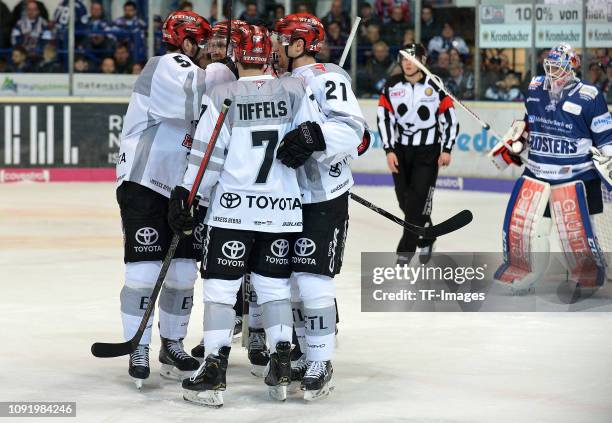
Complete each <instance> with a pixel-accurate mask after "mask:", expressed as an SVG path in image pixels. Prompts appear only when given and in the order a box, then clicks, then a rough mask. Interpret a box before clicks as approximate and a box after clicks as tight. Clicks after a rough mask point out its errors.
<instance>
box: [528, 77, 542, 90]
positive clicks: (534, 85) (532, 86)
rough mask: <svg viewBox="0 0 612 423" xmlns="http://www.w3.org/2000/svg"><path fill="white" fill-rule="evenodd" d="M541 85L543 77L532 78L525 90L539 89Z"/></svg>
mask: <svg viewBox="0 0 612 423" xmlns="http://www.w3.org/2000/svg"><path fill="white" fill-rule="evenodd" d="M543 83H544V77H543V76H534V77H533V78H531V81H530V82H529V87H527V88H528V89H530V90H535V89H537V88H538V87H540V86H541V85H542V84H543Z"/></svg>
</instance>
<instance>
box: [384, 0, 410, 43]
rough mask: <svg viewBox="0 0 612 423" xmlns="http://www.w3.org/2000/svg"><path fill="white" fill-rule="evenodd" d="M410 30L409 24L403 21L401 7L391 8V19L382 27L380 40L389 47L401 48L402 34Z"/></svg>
mask: <svg viewBox="0 0 612 423" xmlns="http://www.w3.org/2000/svg"><path fill="white" fill-rule="evenodd" d="M409 28H410V24H409V23H408V22H406V21H405V19H404V12H403V10H402V6H401V5H397V6H393V8H392V9H391V18H390V19H389V21H388V22H387V23H385V25H384V26H383V31H382V39H383V41H385V42H386V43H387V44H388V45H390V46H402V45H403V44H402V41H403V40H404V33H405V32H406V30H407V29H409Z"/></svg>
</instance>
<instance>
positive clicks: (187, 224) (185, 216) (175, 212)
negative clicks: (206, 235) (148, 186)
mask: <svg viewBox="0 0 612 423" xmlns="http://www.w3.org/2000/svg"><path fill="white" fill-rule="evenodd" d="M188 198H189V191H187V189H186V188H184V187H182V186H176V187H174V189H173V190H172V192H171V193H170V203H169V205H168V225H170V228H171V229H172V232H174V233H175V234H178V235H180V236H181V237H184V236H188V235H191V233H192V232H193V227H194V222H195V220H194V216H195V215H196V209H197V207H198V203H199V198H198V197H196V199H195V200H194V202H193V205H192V206H191V207H190V208H189V209H188V208H187V199H188Z"/></svg>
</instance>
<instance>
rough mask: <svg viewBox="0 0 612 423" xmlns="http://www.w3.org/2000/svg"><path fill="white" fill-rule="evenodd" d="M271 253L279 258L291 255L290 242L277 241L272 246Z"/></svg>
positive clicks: (284, 240)
mask: <svg viewBox="0 0 612 423" xmlns="http://www.w3.org/2000/svg"><path fill="white" fill-rule="evenodd" d="M270 251H272V254H274V255H275V256H276V257H278V258H283V257H286V256H287V253H289V241H287V240H286V239H277V240H276V241H274V242H273V243H272V245H271V246H270Z"/></svg>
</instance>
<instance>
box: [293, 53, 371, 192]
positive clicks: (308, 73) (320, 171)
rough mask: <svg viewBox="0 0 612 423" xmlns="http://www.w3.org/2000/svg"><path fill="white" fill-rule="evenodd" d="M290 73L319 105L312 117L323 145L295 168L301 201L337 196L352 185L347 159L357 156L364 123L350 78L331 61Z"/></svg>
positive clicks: (300, 68) (302, 67)
mask: <svg viewBox="0 0 612 423" xmlns="http://www.w3.org/2000/svg"><path fill="white" fill-rule="evenodd" d="M292 76H294V77H298V78H301V79H302V80H304V83H305V84H306V85H307V86H308V87H309V88H310V89H311V90H312V93H313V95H314V100H315V101H316V102H317V104H318V105H319V108H320V113H319V116H318V118H317V119H316V120H315V121H316V122H317V123H319V125H321V131H322V132H323V137H324V138H325V144H326V149H325V151H322V152H317V153H314V154H313V155H312V157H311V158H310V159H308V160H307V161H306V163H305V164H304V166H301V167H299V168H298V170H297V171H298V181H299V183H300V188H301V190H302V196H303V197H302V198H303V202H304V203H320V202H323V201H327V200H331V199H334V198H336V197H339V196H340V195H342V194H343V193H345V192H346V191H348V190H349V188H351V187H352V186H353V175H352V173H351V169H350V167H349V164H350V160H351V159H356V158H357V147H358V146H359V145H360V144H361V142H362V140H363V133H364V131H365V129H366V123H365V120H364V118H363V113H362V112H361V108H360V107H359V103H358V102H357V98H356V97H355V94H354V93H353V90H352V89H351V78H350V76H349V75H348V74H347V73H346V72H345V71H344V69H342V68H341V67H339V66H337V65H334V64H333V63H325V64H323V63H315V64H312V65H306V66H300V67H299V68H296V69H294V70H293V73H292Z"/></svg>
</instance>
